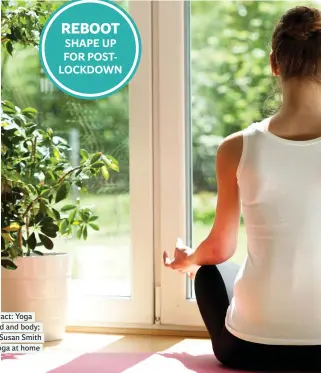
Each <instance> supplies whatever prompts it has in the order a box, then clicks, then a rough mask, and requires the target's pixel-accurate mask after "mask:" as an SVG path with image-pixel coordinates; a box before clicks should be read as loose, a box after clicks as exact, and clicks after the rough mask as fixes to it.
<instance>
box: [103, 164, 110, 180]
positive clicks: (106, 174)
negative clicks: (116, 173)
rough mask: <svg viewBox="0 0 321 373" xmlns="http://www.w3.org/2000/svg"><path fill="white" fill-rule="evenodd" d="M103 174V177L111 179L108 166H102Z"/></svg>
mask: <svg viewBox="0 0 321 373" xmlns="http://www.w3.org/2000/svg"><path fill="white" fill-rule="evenodd" d="M101 174H102V175H103V177H104V178H105V179H106V180H108V179H109V171H108V168H107V167H106V166H103V167H102V168H101Z"/></svg>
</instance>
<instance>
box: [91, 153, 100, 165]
mask: <svg viewBox="0 0 321 373" xmlns="http://www.w3.org/2000/svg"><path fill="white" fill-rule="evenodd" d="M101 154H102V153H101V152H99V153H96V154H94V155H93V156H92V157H91V158H90V164H93V163H95V162H97V161H98V159H100V157H101Z"/></svg>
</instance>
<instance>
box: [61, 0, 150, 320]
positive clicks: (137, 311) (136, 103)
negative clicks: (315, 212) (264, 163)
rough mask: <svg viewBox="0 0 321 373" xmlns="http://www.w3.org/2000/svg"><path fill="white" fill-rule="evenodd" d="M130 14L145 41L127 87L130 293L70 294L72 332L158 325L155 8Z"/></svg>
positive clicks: (139, 4)
mask: <svg viewBox="0 0 321 373" xmlns="http://www.w3.org/2000/svg"><path fill="white" fill-rule="evenodd" d="M129 13H130V15H131V16H132V17H133V19H134V21H135V23H136V24H137V27H138V29H139V31H140V35H141V38H142V57H141V62H140V65H139V68H138V69H137V72H136V74H135V76H134V78H133V79H132V81H131V82H130V84H129V106H130V107H129V122H130V123H129V128H130V130H129V133H130V144H129V151H130V216H131V218H130V224H131V225H130V232H131V241H130V242H131V268H132V273H131V289H132V291H131V296H130V297H129V298H114V299H111V298H108V297H104V296H101V297H97V296H80V297H79V296H78V297H75V296H73V295H72V293H71V299H70V306H69V312H68V315H69V321H68V326H100V327H104V326H105V327H110V326H119V325H122V326H124V325H127V324H128V325H151V324H153V323H154V269H153V260H154V258H153V239H154V237H153V230H154V226H153V132H152V119H153V118H152V116H153V114H152V110H153V99H152V3H151V1H130V4H129ZM106 249H108V248H106ZM124 260H128V258H124ZM106 271H108V268H106Z"/></svg>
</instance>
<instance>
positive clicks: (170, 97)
mask: <svg viewBox="0 0 321 373" xmlns="http://www.w3.org/2000/svg"><path fill="white" fill-rule="evenodd" d="M154 5H155V8H156V9H155V11H154V16H153V20H154V21H155V23H154V28H153V29H154V40H153V44H154V49H155V45H156V51H155V50H154V55H155V56H156V62H155V61H154V70H155V71H156V76H155V78H154V83H155V86H154V97H155V99H156V100H157V105H154V107H156V108H157V110H156V113H155V116H154V118H156V119H155V120H154V127H155V133H154V139H155V140H154V143H155V152H156V153H155V154H156V156H155V164H154V168H155V170H156V175H157V179H156V181H155V198H156V202H155V204H156V206H157V209H156V211H155V222H157V224H156V225H155V227H156V230H155V248H156V258H158V260H159V261H160V262H161V254H162V251H163V250H168V251H169V252H170V253H173V250H174V248H175V242H176V238H177V237H178V236H180V237H182V238H183V239H184V240H185V242H187V241H190V239H189V233H190V232H189V229H187V226H188V223H187V222H188V220H190V219H187V217H188V214H189V211H188V205H189V203H190V201H189V199H190V197H191V192H190V187H189V185H188V182H189V174H188V170H187V167H191V163H190V161H189V156H188V152H187V149H188V146H187V145H188V142H189V141H190V139H189V136H188V132H189V130H188V126H187V125H186V124H187V120H188V119H189V105H190V97H189V85H190V82H189V79H188V78H189V71H188V69H189V67H188V66H186V61H185V58H186V56H187V54H188V53H189V50H188V43H186V36H188V35H189V32H190V30H189V29H188V28H189V24H188V11H189V8H186V7H187V6H188V5H189V4H188V2H186V1H184V0H178V1H158V2H157V3H156V4H154ZM186 21H187V22H186ZM155 64H156V66H155ZM156 284H157V286H159V287H160V291H159V293H160V323H161V324H162V325H182V326H185V328H184V329H186V326H187V327H198V328H200V329H202V330H204V329H205V327H204V323H203V321H202V319H201V316H200V313H199V310H198V307H197V304H196V301H195V300H192V299H191V300H189V299H187V286H186V284H187V282H186V276H184V275H182V274H180V273H177V272H175V271H172V270H169V269H167V268H165V267H164V266H161V270H160V271H159V273H157V272H156ZM187 329H188V328H187Z"/></svg>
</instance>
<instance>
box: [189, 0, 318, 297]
mask: <svg viewBox="0 0 321 373" xmlns="http://www.w3.org/2000/svg"><path fill="white" fill-rule="evenodd" d="M296 5H310V6H311V5H314V6H316V7H318V8H320V2H311V1H310V2H300V3H298V2H288V1H276V2H273V6H271V3H270V2H266V1H265V2H263V1H237V2H236V1H215V2H213V1H192V2H191V3H190V9H189V11H187V12H186V15H187V16H186V21H187V23H188V24H189V30H190V35H188V37H187V39H188V42H187V45H188V46H190V51H189V53H188V55H187V64H188V66H189V70H190V74H189V75H190V77H189V80H190V81H189V84H188V85H189V86H190V100H189V102H190V121H189V123H187V126H188V128H187V134H188V136H189V135H190V139H189V141H188V143H190V144H191V145H190V148H189V149H188V152H187V153H188V157H189V160H190V161H189V162H188V167H187V169H188V173H189V174H190V180H189V185H188V188H189V189H190V190H191V192H190V197H189V200H190V206H189V210H190V211H189V215H190V218H189V219H188V227H190V228H189V236H190V242H189V244H190V245H192V246H193V247H197V245H198V244H199V243H201V241H202V240H203V239H205V238H206V237H207V235H208V233H209V232H210V229H211V227H212V224H213V221H214V219H215V207H216V199H217V184H216V173H215V157H216V150H217V147H218V144H219V143H220V141H221V140H222V139H223V138H224V137H226V136H228V135H230V134H231V133H233V132H236V131H240V130H242V129H244V128H245V127H247V126H248V125H250V124H251V123H252V122H254V121H258V120H260V119H261V118H262V117H263V116H268V115H271V114H272V113H273V110H275V109H276V108H277V107H278V106H279V105H280V96H279V95H278V92H277V84H276V82H275V81H274V79H272V77H271V72H270V66H269V53H270V38H271V35H272V31H273V28H274V26H275V24H276V21H277V20H278V19H279V17H280V16H281V15H282V14H283V13H284V12H285V11H286V10H287V9H289V8H291V7H293V6H296ZM191 168H192V172H191V171H190V169H191ZM246 254H247V239H246V232H245V226H244V224H243V217H241V221H240V230H239V237H238V248H237V251H236V253H235V255H234V256H233V258H231V261H233V262H235V263H237V264H242V263H243V261H244V260H245V258H246ZM192 284H193V283H192V282H191V281H188V287H187V297H188V298H190V297H192V298H193V297H194V291H193V285H192Z"/></svg>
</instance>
